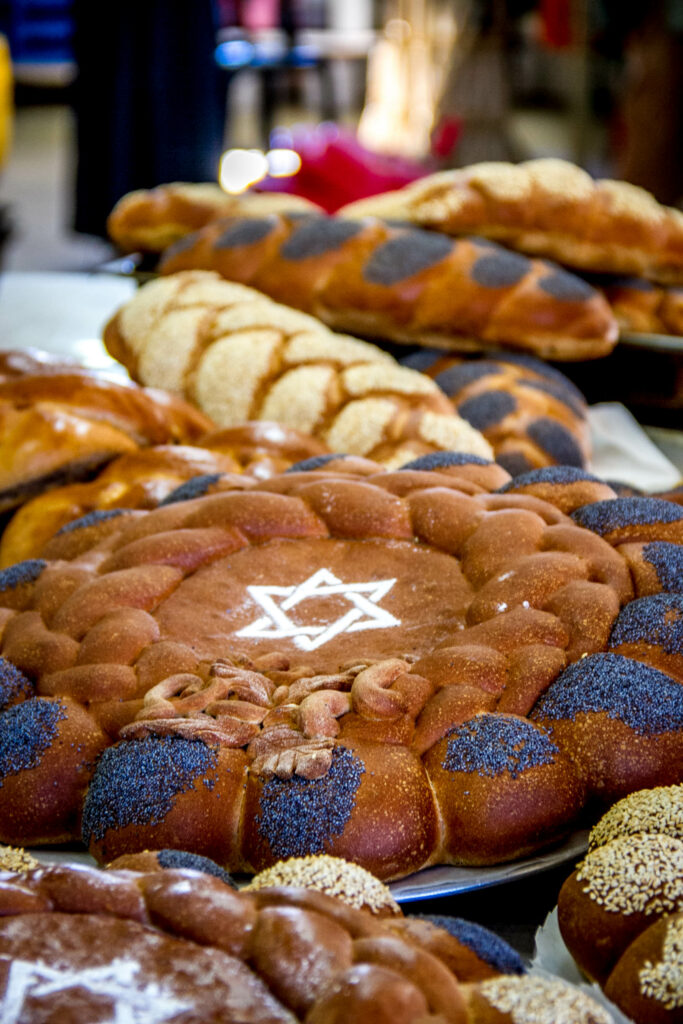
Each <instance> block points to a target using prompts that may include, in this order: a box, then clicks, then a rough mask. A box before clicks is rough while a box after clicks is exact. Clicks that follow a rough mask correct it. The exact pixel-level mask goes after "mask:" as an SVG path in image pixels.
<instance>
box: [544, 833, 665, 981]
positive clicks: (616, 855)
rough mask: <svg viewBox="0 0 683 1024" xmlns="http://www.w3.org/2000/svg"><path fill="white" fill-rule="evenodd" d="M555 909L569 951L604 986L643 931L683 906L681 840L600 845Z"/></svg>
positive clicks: (646, 838) (635, 839) (636, 838)
mask: <svg viewBox="0 0 683 1024" xmlns="http://www.w3.org/2000/svg"><path fill="white" fill-rule="evenodd" d="M557 910H558V922H559V926H560V932H561V933H562V938H563V939H564V941H565V943H566V945H567V948H568V949H569V951H570V953H571V954H572V956H573V957H574V959H575V960H576V962H577V964H578V965H579V967H580V968H581V970H582V971H583V972H584V973H585V974H586V975H587V976H588V977H589V978H591V979H593V980H595V981H597V982H598V983H599V984H601V985H604V983H605V981H606V980H607V978H608V977H609V975H610V973H611V971H612V969H613V968H614V966H615V964H616V963H617V961H618V960H619V958H620V956H621V955H622V953H623V952H624V950H626V949H627V947H628V946H629V945H630V943H631V942H633V940H634V939H635V938H636V937H637V936H638V935H640V933H641V932H643V931H644V930H645V929H646V928H648V927H649V926H650V925H651V924H652V923H653V922H655V921H657V920H658V919H659V918H660V917H661V915H662V914H675V913H678V912H680V911H681V910H683V842H681V841H680V840H679V839H673V838H672V837H670V836H666V835H660V834H651V835H632V836H622V837H620V838H618V839H613V840H611V842H609V843H606V844H605V845H604V846H600V847H598V848H597V849H595V850H593V851H592V852H591V853H589V854H587V855H586V857H585V858H584V860H583V861H582V862H581V863H580V864H579V866H578V868H577V869H576V870H575V871H574V872H573V874H572V875H570V877H569V878H568V879H567V880H566V881H565V883H564V884H563V886H562V888H561V890H560V894H559V897H558V904H557Z"/></svg>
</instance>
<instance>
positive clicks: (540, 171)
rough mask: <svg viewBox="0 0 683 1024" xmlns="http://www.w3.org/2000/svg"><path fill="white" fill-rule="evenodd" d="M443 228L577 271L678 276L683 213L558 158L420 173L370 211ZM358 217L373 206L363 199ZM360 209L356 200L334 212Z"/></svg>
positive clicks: (681, 275)
mask: <svg viewBox="0 0 683 1024" xmlns="http://www.w3.org/2000/svg"><path fill="white" fill-rule="evenodd" d="M387 210H391V211H392V212H391V216H392V217H396V216H400V217H401V218H402V219H404V220H407V221H412V222H414V223H416V224H419V225H421V226H423V227H428V228H432V229H437V230H439V231H444V232H446V233H448V234H454V235H460V234H469V233H472V234H478V235H483V236H485V237H487V238H492V239H495V240H496V241H499V242H503V243H504V244H505V245H508V246H510V247H511V248H513V249H517V250H519V251H520V252H525V253H528V254H530V255H533V256H544V257H547V258H550V259H554V260H558V261H559V262H560V263H564V264H567V265H568V266H572V267H576V268H577V269H580V270H590V271H601V272H607V273H615V274H635V275H638V276H642V277H646V278H649V279H651V280H653V281H658V282H661V283H663V284H680V283H683V215H682V214H681V212H680V211H678V210H675V209H672V208H670V207H665V206H662V205H661V204H659V203H658V202H657V201H656V200H655V198H654V197H653V196H652V195H651V194H650V193H648V192H646V191H645V190H644V189H641V188H638V187H636V186H635V185H631V184H629V183H628V182H623V181H608V180H594V179H593V178H591V177H590V175H588V174H587V173H586V172H585V171H583V170H582V169H581V168H579V167H577V166H575V165H574V164H571V163H568V162H567V161H564V160H557V159H539V160H528V161H526V162H524V163H520V164H509V163H503V162H500V163H496V162H491V163H481V164H473V165H471V166H469V167H463V168H459V169H458V170H454V171H443V172H440V173H438V174H434V175H428V176H427V177H425V178H421V179H419V180H418V181H417V182H415V183H413V184H411V185H408V186H406V188H404V189H403V190H401V191H400V192H398V193H392V194H391V195H389V196H387V197H386V199H384V198H383V197H379V200H378V204H377V213H378V215H379V216H385V215H387V214H386V211H387ZM360 213H361V214H362V215H363V216H368V215H372V214H373V204H372V200H364V201H363V206H362V209H361V211H360ZM340 215H341V216H343V217H351V218H353V217H356V216H358V215H359V212H358V209H357V208H356V207H355V205H354V204H351V205H350V206H349V207H346V208H345V209H344V210H342V211H340Z"/></svg>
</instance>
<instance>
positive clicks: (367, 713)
mask: <svg viewBox="0 0 683 1024" xmlns="http://www.w3.org/2000/svg"><path fill="white" fill-rule="evenodd" d="M409 671H410V665H409V664H408V662H407V661H403V660H402V659H401V658H389V659H387V661H380V662H378V663H377V664H376V665H371V666H370V667H369V668H366V669H364V670H363V671H362V672H360V673H359V674H358V675H357V676H356V678H355V679H354V681H353V686H352V687H351V701H352V703H353V710H354V711H355V712H356V713H357V714H359V715H362V716H363V718H371V719H385V720H390V721H394V720H396V719H398V718H401V716H402V715H404V714H405V712H406V710H407V705H406V701H405V698H404V697H403V695H402V694H401V693H397V692H396V691H395V690H392V689H391V686H392V685H393V684H394V683H395V682H396V680H397V679H398V678H399V677H400V676H403V675H405V674H406V672H409Z"/></svg>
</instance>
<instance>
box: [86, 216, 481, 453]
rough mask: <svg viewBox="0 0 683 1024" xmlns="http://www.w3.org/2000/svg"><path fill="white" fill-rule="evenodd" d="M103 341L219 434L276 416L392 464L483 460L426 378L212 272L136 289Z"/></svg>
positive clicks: (472, 433)
mask: <svg viewBox="0 0 683 1024" xmlns="http://www.w3.org/2000/svg"><path fill="white" fill-rule="evenodd" d="M256 223H258V222H256ZM104 343H105V345H106V347H107V349H108V350H109V352H110V353H111V355H113V356H114V358H116V359H119V360H120V361H121V362H123V363H124V365H125V366H126V367H127V369H128V371H129V373H130V374H131V376H132V377H134V378H136V379H138V380H140V381H142V382H144V383H146V384H154V385H155V386H157V387H165V388H167V389H168V390H169V391H171V392H174V393H175V394H177V395H185V397H186V398H188V399H189V400H190V401H192V402H194V403H196V405H197V406H199V408H200V409H202V410H203V411H204V412H205V413H206V414H207V415H208V416H210V417H211V418H212V419H213V420H214V421H215V422H216V423H217V424H218V425H219V426H232V425H234V424H239V423H242V422H243V421H244V420H249V419H266V420H273V421H276V422H278V423H282V424H284V425H286V426H289V427H294V428H296V429H297V430H300V431H303V432H305V433H309V434H312V435H313V436H314V437H315V438H317V439H319V440H321V441H322V442H323V443H324V444H325V445H327V447H328V448H329V449H331V450H333V451H339V452H346V453H350V454H354V455H363V456H368V457H369V458H372V459H376V460H379V461H381V462H383V463H387V464H390V465H401V463H402V462H407V461H408V460H409V459H411V458H414V457H415V456H417V455H420V454H423V453H427V452H430V451H435V450H439V449H455V450H461V451H469V452H472V453H474V454H477V455H481V456H483V457H489V456H490V454H491V448H490V446H489V444H488V442H487V441H485V440H484V438H483V437H482V435H481V434H480V433H479V432H478V431H476V430H474V428H473V427H470V425H469V424H468V423H467V422H466V421H465V420H463V419H462V418H461V417H459V416H457V415H456V414H455V413H454V411H453V408H452V406H451V404H450V403H449V401H448V399H447V398H446V396H445V395H444V394H443V392H442V391H441V390H440V389H439V388H438V386H437V385H436V384H434V382H433V381H431V380H430V379H429V378H428V377H425V376H424V374H421V373H417V372H416V371H414V370H409V369H405V368H403V367H401V366H399V365H398V363H397V362H396V361H395V360H394V359H393V358H392V357H391V356H389V355H388V354H386V353H384V352H382V351H381V350H380V349H378V348H376V347H375V346H374V345H369V344H367V343H365V342H361V341H357V340H356V339H354V338H346V337H342V336H339V335H335V334H332V332H330V331H328V330H326V328H324V327H323V325H322V324H320V323H319V322H318V321H316V320H314V319H313V318H312V317H309V316H305V315H304V314H303V313H298V312H296V311H294V310H292V309H288V308H287V307H285V306H280V305H277V304H276V303H274V302H271V301H270V300H269V299H267V298H266V297H265V296H263V295H261V294H260V293H259V292H256V291H254V290H253V289H251V288H245V287H243V286H241V285H235V284H230V283H228V282H227V281H224V280H222V279H221V278H220V277H219V276H218V275H217V274H213V273H208V272H203V271H192V272H189V271H188V272H185V273H180V274H175V275H172V276H170V277H168V278H161V279H158V280H156V281H153V282H151V283H150V284H147V285H145V286H143V287H142V288H141V289H140V290H139V291H138V292H137V294H136V295H135V296H134V297H133V298H132V299H131V300H130V301H129V302H128V303H126V305H125V306H123V307H122V308H121V309H120V310H119V312H118V313H117V314H116V315H115V316H114V317H113V319H112V320H111V321H110V322H109V323H108V324H107V326H106V329H105V333H104Z"/></svg>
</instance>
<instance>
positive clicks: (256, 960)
mask: <svg viewBox="0 0 683 1024" xmlns="http://www.w3.org/2000/svg"><path fill="white" fill-rule="evenodd" d="M1 885H2V907H3V917H2V919H0V961H2V962H4V963H5V964H6V965H7V970H6V971H5V972H4V973H3V975H2V981H1V982H0V999H3V1000H4V1001H5V1005H7V1001H8V997H9V994H11V996H12V1003H11V1006H12V1010H13V1011H16V1013H17V1014H21V1018H20V1019H22V1020H24V1019H26V1020H28V1019H38V1017H39V1016H40V1018H41V1019H42V1017H43V1016H44V1015H45V1014H46V1013H50V1014H51V1015H52V1016H53V1017H54V1015H55V1013H58V1014H59V1019H60V1020H64V1021H71V1020H74V1021H75V1020H85V1019H88V1020H94V1019H96V1016H97V1017H98V1018H100V1017H101V1015H102V1014H103V1013H105V1014H106V1015H107V1016H106V1019H107V1020H114V1019H116V1020H124V1019H129V1018H130V1019H132V1017H131V1014H132V1013H134V1014H135V1019H140V1020H145V1021H152V1020H154V1021H159V1022H161V1021H162V1020H174V1021H178V1022H179V1024H180V1022H182V1024H205V1022H207V1021H209V1020H215V1021H219V1020H230V1021H233V1020H235V1021H236V1020H239V1021H242V1022H244V1024H296V1022H298V1021H302V1022H303V1021H306V1022H307V1024H323V1022H325V1024H356V1022H359V1021H373V1022H377V1024H418V1022H420V1021H424V1022H431V1021H433V1022H434V1024H437V1022H439V1024H511V1022H512V1024H538V1022H539V1021H546V1020H548V1021H550V1020H554V1021H560V1020H562V1021H571V1024H609V1017H608V1016H607V1015H606V1013H605V1011H604V1010H602V1009H601V1007H600V1006H599V1005H598V1004H597V1003H596V1002H595V1000H593V999H592V998H591V997H590V996H588V995H586V994H584V993H582V992H581V991H580V990H578V989H576V988H574V987H572V986H570V985H568V984H567V983H565V982H561V981H559V980H552V981H549V980H545V979H542V978H538V977H534V976H532V975H527V974H525V973H521V970H522V969H521V968H520V967H519V966H517V965H518V964H519V958H517V957H515V955H514V952H513V951H512V950H511V949H509V947H508V948H507V950H506V948H505V946H506V944H505V943H503V942H502V940H500V939H498V938H497V937H496V936H494V935H493V934H491V933H488V936H489V942H488V948H489V951H491V950H493V949H494V948H495V950H496V954H497V955H496V962H497V964H498V966H497V967H496V968H493V969H491V968H490V966H489V971H488V973H487V974H486V975H485V976H484V977H481V975H480V973H479V965H480V964H481V963H482V960H481V959H480V958H479V957H476V956H475V957H474V958H468V957H467V956H465V955H463V951H464V947H463V946H462V945H461V943H460V942H459V940H458V938H457V936H462V935H465V934H466V932H467V925H468V922H462V921H459V920H458V919H451V918H442V919H434V920H433V921H430V922H426V921H416V920H414V919H409V918H404V917H402V916H399V917H395V916H394V917H391V918H381V919H378V918H377V917H375V916H374V915H372V914H371V913H369V912H368V911H367V910H359V909H356V908H355V907H353V906H351V905H349V903H347V902H346V901H345V900H343V899H339V898H335V897H333V896H330V895H326V894H324V893H322V892H317V891H314V890H310V889H305V888H302V887H300V886H280V887H276V888H267V889H260V890H258V891H255V892H245V891H241V892H236V891H234V890H233V889H231V888H230V887H229V886H228V885H226V884H225V883H224V882H223V881H221V880H220V879H219V878H217V877H211V876H210V875H208V874H206V873H204V872H202V871H195V870H192V869H182V868H168V869H166V870H163V871H146V870H144V869H143V870H141V869H137V870H108V871H97V870H96V869H93V868H89V867H76V866H69V865H60V866H52V867H43V868H38V869H35V870H31V871H26V872H24V873H22V874H21V875H11V874H6V875H4V876H3V878H2V882H1ZM475 930H476V926H471V928H470V935H471V934H472V932H474V931H475ZM478 930H479V932H480V933H484V932H485V929H478ZM482 938H483V935H482V934H480V935H479V937H478V943H477V945H478V946H479V948H482V946H483V945H485V942H482ZM506 961H508V963H510V962H511V963H512V964H514V965H515V967H513V969H512V970H510V967H509V966H507V964H506ZM487 966H488V965H487ZM506 969H507V971H509V972H510V973H505V972H506ZM17 1019H19V1018H17Z"/></svg>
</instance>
